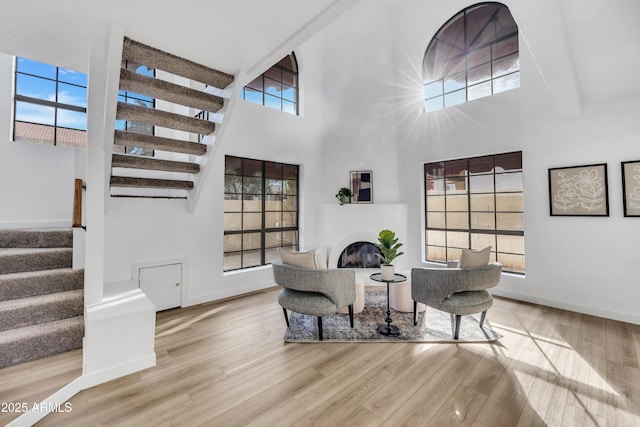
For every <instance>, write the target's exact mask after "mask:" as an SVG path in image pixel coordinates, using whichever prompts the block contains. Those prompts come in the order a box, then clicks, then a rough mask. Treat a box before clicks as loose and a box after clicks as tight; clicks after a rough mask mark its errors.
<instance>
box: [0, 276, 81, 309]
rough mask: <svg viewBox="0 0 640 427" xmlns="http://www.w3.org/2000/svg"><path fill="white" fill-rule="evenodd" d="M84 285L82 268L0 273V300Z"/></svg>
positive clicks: (60, 290)
mask: <svg viewBox="0 0 640 427" xmlns="http://www.w3.org/2000/svg"><path fill="white" fill-rule="evenodd" d="M83 287H84V270H72V269H71V268H61V269H54V270H40V271H28V272H18V273H10V274H0V301H7V300H13V299H20V298H27V297H31V296H35V295H45V294H50V293H54V292H64V291H70V290H73V289H82V288H83Z"/></svg>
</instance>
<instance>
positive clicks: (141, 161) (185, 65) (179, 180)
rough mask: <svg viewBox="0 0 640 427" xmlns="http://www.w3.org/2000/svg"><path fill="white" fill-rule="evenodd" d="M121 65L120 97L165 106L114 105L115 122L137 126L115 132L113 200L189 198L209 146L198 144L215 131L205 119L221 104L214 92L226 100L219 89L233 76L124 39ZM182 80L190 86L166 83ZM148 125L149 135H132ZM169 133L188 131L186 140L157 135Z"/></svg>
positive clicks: (137, 133) (224, 93)
mask: <svg viewBox="0 0 640 427" xmlns="http://www.w3.org/2000/svg"><path fill="white" fill-rule="evenodd" d="M127 64H128V65H129V66H127ZM131 64H133V65H134V66H138V65H145V66H146V67H147V68H148V69H155V70H156V71H163V72H167V73H170V74H172V75H174V76H178V79H164V80H161V79H159V78H154V77H149V76H146V75H143V74H138V73H136V72H135V71H133V70H131V69H130V68H131ZM122 65H123V68H121V69H120V93H122V91H126V92H128V93H132V94H136V95H143V96H145V97H149V98H153V99H155V100H156V101H157V100H161V101H162V103H163V104H164V105H163V109H159V108H158V107H157V104H159V102H156V108H148V107H146V106H144V105H138V104H135V103H129V102H118V107H117V111H116V119H117V120H124V121H126V122H127V123H133V124H136V125H137V126H131V129H132V130H119V129H116V131H115V135H114V153H113V155H112V160H111V167H112V169H111V179H110V185H111V196H112V197H152V198H158V197H159V198H187V196H188V192H189V191H190V190H193V188H194V178H193V176H194V175H195V174H197V173H198V172H199V171H200V165H199V163H198V160H197V158H198V156H203V155H205V154H206V152H207V145H206V144H203V143H200V142H198V141H199V140H201V139H202V136H203V135H209V134H212V133H213V132H214V131H215V129H216V123H214V122H213V121H210V120H208V119H207V118H208V117H209V113H216V112H217V111H219V110H220V109H222V107H223V106H224V99H223V97H221V96H217V95H214V94H213V93H212V92H217V93H219V94H221V95H224V96H228V95H227V94H226V92H225V91H224V90H223V89H224V88H226V87H227V86H228V85H229V84H231V83H232V82H233V76H232V75H229V74H226V73H223V72H221V71H217V70H214V69H211V68H208V67H205V66H203V65H200V64H197V63H195V62H192V61H189V60H187V59H182V58H180V57H177V56H175V55H172V54H170V53H166V52H163V51H160V50H158V49H155V48H153V47H150V46H146V45H144V44H141V43H138V42H136V41H134V40H131V39H129V38H126V37H125V39H124V44H123V51H122ZM156 74H157V73H156ZM180 78H184V79H187V81H188V82H189V83H188V86H187V85H180V84H176V83H173V82H171V81H168V80H182V79H180ZM194 87H200V88H202V90H198V89H194ZM139 104H142V103H139ZM175 111H182V112H183V113H185V114H179V113H176V112H175ZM218 116H220V115H218ZM140 125H142V126H140ZM152 126H153V127H154V128H155V132H154V134H153V135H151V134H145V133H140V132H139V131H137V132H136V131H135V130H136V129H140V128H143V129H150V128H151V127H152ZM159 128H164V129H159ZM126 129H129V127H127V128H126ZM171 131H180V132H181V133H179V134H180V135H184V133H186V134H187V135H188V137H186V138H185V137H181V139H178V138H173V137H166V136H157V135H158V134H164V135H174V134H175V132H171ZM124 147H138V148H140V149H144V150H146V151H148V152H149V151H151V150H153V157H149V156H143V155H133V154H127V150H125V148H124ZM129 151H130V150H129ZM134 151H135V150H134ZM137 151H141V150H137Z"/></svg>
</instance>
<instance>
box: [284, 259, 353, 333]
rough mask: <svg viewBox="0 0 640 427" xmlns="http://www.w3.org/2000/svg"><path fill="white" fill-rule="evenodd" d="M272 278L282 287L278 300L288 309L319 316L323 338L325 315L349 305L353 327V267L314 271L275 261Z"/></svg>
mask: <svg viewBox="0 0 640 427" xmlns="http://www.w3.org/2000/svg"><path fill="white" fill-rule="evenodd" d="M272 268H273V279H274V281H275V283H276V284H278V285H280V286H282V290H281V291H280V294H279V295H278V303H280V305H281V306H282V310H283V311H284V318H285V320H286V322H287V327H289V316H288V314H287V310H291V311H295V312H296V313H300V314H307V315H311V316H317V317H318V336H319V338H320V341H322V339H323V336H322V316H326V315H329V314H332V313H335V312H337V311H338V310H340V309H341V308H343V307H348V311H349V323H350V325H351V327H352V328H353V302H354V301H355V299H356V284H355V283H356V276H355V272H354V271H353V270H350V269H343V268H340V269H328V270H314V269H310V268H305V267H298V266H295V265H290V264H284V263H282V262H277V261H274V262H273V263H272Z"/></svg>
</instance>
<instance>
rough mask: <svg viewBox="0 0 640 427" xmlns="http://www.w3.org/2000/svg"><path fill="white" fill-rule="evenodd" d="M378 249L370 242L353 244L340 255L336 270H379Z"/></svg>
mask: <svg viewBox="0 0 640 427" xmlns="http://www.w3.org/2000/svg"><path fill="white" fill-rule="evenodd" d="M376 255H380V248H378V246H376V245H375V244H373V243H371V242H353V243H351V244H349V245H348V246H347V247H346V248H344V250H343V251H342V252H341V253H340V256H339V257H338V260H337V267H338V268H379V267H380V258H378V257H377V256H376Z"/></svg>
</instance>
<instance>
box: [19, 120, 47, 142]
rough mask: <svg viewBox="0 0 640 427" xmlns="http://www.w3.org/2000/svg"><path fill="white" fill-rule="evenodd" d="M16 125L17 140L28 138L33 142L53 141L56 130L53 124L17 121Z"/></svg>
mask: <svg viewBox="0 0 640 427" xmlns="http://www.w3.org/2000/svg"><path fill="white" fill-rule="evenodd" d="M15 126H16V130H15V133H14V139H15V140H20V139H28V140H29V141H32V142H40V143H53V138H54V130H55V128H54V127H53V126H48V125H38V124H33V123H23V122H18V121H16V122H15Z"/></svg>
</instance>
